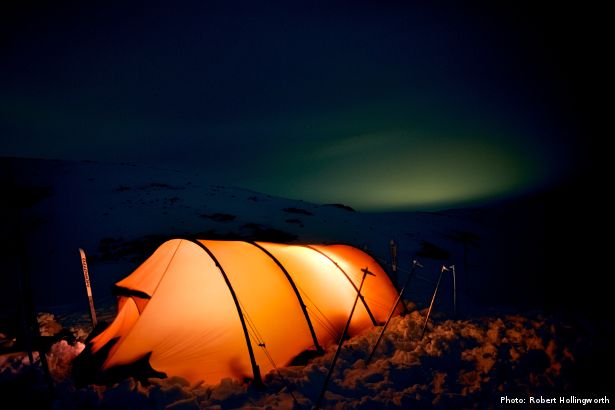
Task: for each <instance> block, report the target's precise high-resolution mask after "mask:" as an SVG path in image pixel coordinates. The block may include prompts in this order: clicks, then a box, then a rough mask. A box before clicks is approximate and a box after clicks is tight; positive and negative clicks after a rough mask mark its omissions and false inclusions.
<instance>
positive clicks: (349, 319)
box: [314, 267, 376, 410]
mask: <svg viewBox="0 0 615 410" xmlns="http://www.w3.org/2000/svg"><path fill="white" fill-rule="evenodd" d="M361 272H363V278H362V279H361V285H360V286H359V290H358V291H357V297H356V298H355V299H354V303H353V305H352V309H351V310H350V315H349V316H348V321H347V322H346V326H345V327H344V330H343V331H342V336H341V337H340V342H339V344H338V345H337V350H336V351H335V355H333V360H332V361H331V366H329V372H328V373H327V377H325V382H324V383H323V385H322V389H321V390H320V395H319V396H318V400H317V401H316V406H315V407H314V409H315V410H318V409H320V404H321V403H322V400H323V398H324V397H325V392H326V391H327V386H328V385H329V380H331V375H332V374H333V369H334V368H335V362H337V358H338V357H339V355H340V352H341V350H342V345H343V343H344V339H345V338H346V333H347V332H348V328H349V327H350V321H351V320H352V315H353V314H354V309H355V308H356V307H357V302H358V301H359V297H360V296H361V289H362V288H363V282H365V278H366V277H367V275H371V276H376V275H374V274H373V273H371V272H370V271H369V270H368V269H367V267H365V268H363V269H361Z"/></svg>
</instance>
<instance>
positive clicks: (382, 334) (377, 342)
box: [365, 259, 423, 365]
mask: <svg viewBox="0 0 615 410" xmlns="http://www.w3.org/2000/svg"><path fill="white" fill-rule="evenodd" d="M422 267H423V265H421V264H420V263H419V262H418V261H417V260H416V259H415V260H413V261H412V269H411V270H410V273H409V274H408V277H407V278H406V281H405V282H404V286H403V287H402V288H401V291H400V292H399V295H398V296H397V299H396V300H395V303H394V304H393V307H392V308H391V311H390V312H389V316H388V317H387V320H386V322H384V325H383V326H382V330H381V331H380V334H379V335H378V339H376V343H375V344H374V347H373V348H372V351H371V353H370V354H369V357H368V358H367V361H366V362H365V364H366V365H368V364H369V363H370V362H371V361H372V358H373V357H374V353H376V349H377V348H378V344H379V343H380V341H381V340H382V336H384V332H385V331H386V329H387V326H388V325H389V322H390V321H391V318H392V317H393V314H394V313H395V309H396V308H397V305H398V304H399V302H400V301H401V299H402V297H403V295H404V291H405V290H406V287H407V286H408V283H410V279H412V277H413V276H414V273H415V272H416V269H417V268H422Z"/></svg>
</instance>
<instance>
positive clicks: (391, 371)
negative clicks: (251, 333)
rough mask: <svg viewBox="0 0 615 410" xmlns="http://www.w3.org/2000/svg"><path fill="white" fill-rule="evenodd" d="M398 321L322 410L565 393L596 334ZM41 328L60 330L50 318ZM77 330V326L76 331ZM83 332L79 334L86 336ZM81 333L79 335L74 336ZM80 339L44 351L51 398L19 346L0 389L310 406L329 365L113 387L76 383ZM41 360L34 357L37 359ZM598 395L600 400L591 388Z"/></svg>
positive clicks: (65, 396)
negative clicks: (257, 379)
mask: <svg viewBox="0 0 615 410" xmlns="http://www.w3.org/2000/svg"><path fill="white" fill-rule="evenodd" d="M409 309H410V310H411V311H412V313H410V314H408V315H406V316H404V317H397V318H394V319H393V320H392V321H391V323H390V326H389V328H388V330H387V332H386V333H385V337H384V339H383V341H382V344H381V345H380V347H379V349H378V350H377V353H376V355H375V356H374V358H373V360H372V361H371V363H369V364H366V359H367V356H368V355H369V352H370V351H371V348H372V346H373V345H374V342H375V340H376V338H377V336H378V332H379V329H377V328H374V329H370V330H368V331H366V332H364V333H363V334H361V335H358V336H356V337H354V338H352V339H350V340H348V341H347V342H346V343H345V345H344V347H343V349H342V352H341V355H340V359H339V360H338V362H337V366H336V370H335V372H334V374H333V378H332V381H331V383H330V384H329V389H328V392H327V394H326V396H325V402H324V408H335V409H383V408H430V407H436V408H490V407H498V405H499V401H500V397H501V396H503V395H509V396H511V397H513V396H514V397H529V395H534V396H538V395H541V394H543V395H544V394H552V393H553V392H560V393H563V392H565V391H568V390H569V389H570V388H571V383H575V378H578V377H582V375H580V374H578V366H577V364H578V363H577V362H578V361H579V360H583V358H582V356H583V354H584V352H586V351H587V350H588V348H589V347H590V345H591V343H592V341H591V338H590V337H589V335H587V334H585V335H584V332H583V331H584V330H585V331H586V330H588V329H581V328H578V326H579V325H578V324H574V323H568V322H563V321H561V320H559V319H555V318H552V317H547V316H544V315H540V314H536V315H532V316H529V317H528V316H521V315H502V316H500V317H498V316H491V317H477V318H474V319H464V320H450V319H444V318H442V317H440V318H437V319H436V320H435V321H434V323H433V324H431V323H430V325H429V326H428V329H427V332H426V334H425V336H424V338H423V339H422V340H421V339H420V333H421V329H422V325H423V322H424V313H425V312H424V311H423V312H420V311H417V310H414V306H412V305H411V306H409ZM41 328H42V329H47V331H48V332H49V331H51V333H53V331H54V330H55V331H56V332H57V331H59V329H60V326H59V325H58V324H57V322H56V321H55V320H54V318H53V316H51V315H45V316H43V317H42V318H41ZM73 331H74V332H78V331H79V329H76V328H73ZM81 335H83V333H81ZM76 336H79V335H77V334H76ZM83 347H84V345H83V343H81V342H79V341H75V342H72V343H71V344H69V343H68V342H67V341H65V340H62V341H60V342H57V343H56V344H54V345H53V346H52V347H51V349H50V351H49V353H48V355H47V357H48V361H49V363H50V368H51V374H52V376H53V379H54V383H55V387H54V392H53V395H51V396H50V395H49V392H48V390H47V385H46V381H45V379H44V377H43V376H44V375H43V373H42V370H41V367H40V366H39V365H36V366H32V367H31V366H28V361H27V360H28V359H27V357H26V355H25V354H23V353H16V354H12V355H5V356H2V357H0V369H1V370H0V386H4V387H5V388H6V387H7V386H13V388H14V389H15V390H13V391H9V390H8V389H6V390H5V391H3V392H2V393H3V397H5V398H6V394H26V395H27V396H25V397H19V398H18V400H20V401H22V402H23V401H26V402H32V403H34V402H37V401H38V402H47V403H49V402H50V403H52V404H53V407H54V408H58V409H59V408H62V409H65V408H138V409H141V408H143V409H158V408H169V409H171V408H172V409H179V408H181V409H230V408H246V409H249V408H259V409H290V408H295V409H310V408H312V406H313V405H314V403H315V401H316V399H317V397H318V394H319V392H320V388H321V386H322V384H323V381H324V378H325V375H326V372H327V368H328V367H329V363H330V362H331V359H332V356H333V353H334V347H331V348H330V349H329V350H328V351H327V352H326V354H325V355H324V356H322V357H318V358H316V359H314V360H312V361H311V362H310V363H308V364H307V366H293V367H285V368H280V369H279V372H271V373H269V374H268V375H266V376H265V384H266V388H265V389H264V390H258V389H255V388H253V387H251V386H248V385H245V384H243V383H241V382H239V381H236V380H231V379H224V380H221V381H220V383H219V384H216V385H205V384H202V383H196V384H193V385H191V384H189V383H188V382H187V381H185V380H183V379H179V378H170V379H150V380H149V383H148V384H141V383H139V382H137V381H135V380H134V379H126V380H124V381H121V382H119V383H116V384H113V385H111V386H96V385H90V386H86V387H76V386H75V384H74V382H73V381H72V379H71V377H70V366H71V361H72V359H73V358H74V357H75V356H76V355H77V354H78V353H79V352H80V351H81V350H82V349H83ZM37 357H38V356H37ZM592 397H596V398H598V397H602V396H600V395H599V394H597V393H596V394H593V395H592Z"/></svg>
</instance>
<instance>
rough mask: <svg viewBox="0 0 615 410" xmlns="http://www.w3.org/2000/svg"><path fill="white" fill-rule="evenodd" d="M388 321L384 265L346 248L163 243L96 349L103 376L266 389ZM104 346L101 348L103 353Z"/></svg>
mask: <svg viewBox="0 0 615 410" xmlns="http://www.w3.org/2000/svg"><path fill="white" fill-rule="evenodd" d="M365 267H367V268H368V269H369V270H370V271H371V272H372V273H374V274H375V275H376V276H369V277H368V278H367V279H366V280H365V283H364V285H363V290H362V291H361V294H362V296H363V297H362V298H361V300H360V302H359V304H358V305H357V308H356V310H355V313H354V316H353V319H352V322H351V326H350V329H349V334H350V335H354V334H357V333H358V332H360V331H362V330H363V329H365V328H367V327H370V326H373V325H376V324H379V323H381V322H383V321H384V320H385V319H386V317H387V315H388V313H389V311H390V309H391V307H392V306H393V303H394V301H395V298H396V296H397V294H396V291H395V288H394V287H393V285H392V284H391V282H390V281H389V278H388V277H387V275H386V273H385V272H384V271H383V270H382V268H381V267H380V265H379V264H378V263H377V262H376V261H374V259H372V258H371V257H370V256H369V255H367V254H366V253H364V252H362V251H360V250H358V249H356V248H353V247H351V246H347V245H285V244H277V243H268V242H244V241H210V240H198V241H190V240H185V239H173V240H170V241H168V242H165V243H164V244H162V245H161V246H160V247H159V248H158V249H157V250H156V251H155V252H154V254H152V256H150V257H149V258H148V259H147V260H146V261H145V262H144V263H143V264H142V265H141V266H139V267H138V268H137V270H135V271H134V272H133V273H132V274H131V275H129V276H128V277H126V278H125V279H123V280H121V281H119V282H117V284H116V288H117V290H119V292H118V293H119V294H121V296H119V297H118V314H117V317H116V318H115V320H114V321H113V322H112V323H111V324H110V325H109V327H107V328H106V329H105V330H104V331H103V332H102V333H100V334H99V335H98V336H96V337H95V338H94V339H92V341H91V342H90V345H89V347H90V349H91V352H92V353H96V352H98V351H101V349H102V351H108V354H107V355H106V358H105V359H104V361H103V364H102V370H103V371H105V370H108V369H112V368H114V367H116V366H122V365H128V364H131V363H134V362H137V361H139V360H143V359H144V358H145V360H147V359H149V365H150V366H151V367H152V369H154V370H156V371H159V372H163V373H165V374H166V375H167V376H180V377H184V378H186V379H188V380H190V381H192V382H196V381H198V380H204V381H205V382H208V383H216V382H218V381H219V380H220V379H221V378H224V377H236V378H241V379H245V378H249V379H255V380H260V374H261V373H266V372H268V371H270V370H272V369H273V368H274V366H284V365H287V364H289V363H290V362H291V361H292V360H293V358H295V357H296V356H297V355H298V354H300V353H302V352H304V351H306V350H315V351H318V350H320V349H322V348H323V347H326V346H327V345H329V344H331V343H333V342H337V341H338V339H339V336H340V334H341V332H342V330H343V327H344V325H345V322H346V320H347V319H348V315H349V313H350V310H351V308H352V304H353V302H354V300H355V297H356V295H357V290H358V287H359V286H360V282H361V278H362V275H363V274H362V272H361V269H363V268H365ZM103 347H104V349H103Z"/></svg>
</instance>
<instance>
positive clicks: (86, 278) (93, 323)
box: [79, 248, 98, 329]
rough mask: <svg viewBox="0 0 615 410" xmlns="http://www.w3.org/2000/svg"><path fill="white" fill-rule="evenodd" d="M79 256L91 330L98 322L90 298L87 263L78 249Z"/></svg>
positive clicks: (90, 290) (92, 301)
mask: <svg viewBox="0 0 615 410" xmlns="http://www.w3.org/2000/svg"><path fill="white" fill-rule="evenodd" d="M79 254H80V255H81V267H82V268H83V279H85V290H86V292H87V294H88V304H89V305H90V317H91V318H92V329H94V328H95V327H96V325H97V324H98V321H97V320H96V310H95V309H94V298H93V297H92V284H91V283H90V274H89V272H88V263H87V261H86V260H85V251H84V250H83V249H81V248H79Z"/></svg>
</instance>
